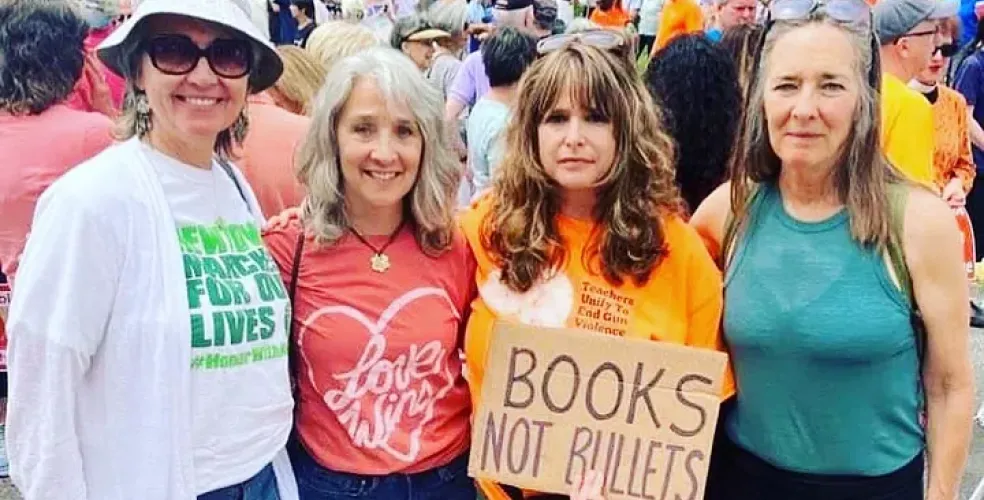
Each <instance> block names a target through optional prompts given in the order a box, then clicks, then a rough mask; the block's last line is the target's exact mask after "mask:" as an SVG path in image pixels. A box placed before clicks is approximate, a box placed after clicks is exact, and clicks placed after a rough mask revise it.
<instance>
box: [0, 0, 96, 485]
mask: <svg viewBox="0 0 984 500" xmlns="http://www.w3.org/2000/svg"><path fill="white" fill-rule="evenodd" d="M85 38H86V24H85V23H84V21H83V19H81V18H80V17H78V16H77V15H76V13H75V12H74V11H73V10H71V9H70V8H69V7H68V6H67V5H65V4H61V3H55V2H37V1H32V0H15V1H9V2H3V3H0V151H2V152H3V153H2V156H3V167H2V168H0V214H3V215H2V216H0V273H6V274H7V277H8V278H9V279H10V280H13V278H14V275H15V273H16V271H17V263H18V257H19V256H20V254H21V251H22V250H23V249H24V241H25V239H26V238H27V234H28V233H29V232H30V227H31V217H32V216H33V215H34V209H35V204H36V203H37V200H38V197H39V196H40V195H41V193H42V192H44V190H45V189H47V188H48V186H49V185H50V184H51V183H52V182H54V181H55V179H57V178H59V177H61V175H62V174H64V173H65V172H66V171H68V169H70V168H71V167H74V166H75V165H77V164H79V163H81V162H83V161H85V160H87V159H89V158H91V157H92V156H95V155H96V153H98V152H100V151H102V150H103V149H105V148H106V147H108V146H109V145H110V143H111V142H112V136H111V133H110V132H111V128H112V123H111V122H110V121H109V119H108V118H106V117H105V116H103V115H100V114H97V113H87V112H82V111H74V110H72V109H70V108H69V107H68V106H67V105H66V104H67V103H66V99H67V97H68V96H69V93H70V92H71V91H72V88H73V86H74V85H75V83H76V81H77V80H78V79H79V77H80V76H81V75H82V73H83V66H84V65H85V54H84V50H85V48H84V42H83V40H85ZM3 307H5V306H3V305H0V308H3ZM6 393H7V374H6V373H0V397H3V398H5V397H6ZM4 406H5V405H3V404H2V403H0V475H3V476H5V475H6V473H7V470H6V469H7V465H6V453H5V452H4V451H3V450H4V447H5V443H6V440H5V439H3V430H4V427H3V417H2V414H3V409H4Z"/></svg>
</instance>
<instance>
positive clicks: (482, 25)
mask: <svg viewBox="0 0 984 500" xmlns="http://www.w3.org/2000/svg"><path fill="white" fill-rule="evenodd" d="M493 19H494V17H493V15H492V2H491V1H490V0H470V1H469V2H468V25H469V32H470V33H469V34H468V53H469V54H471V53H472V52H475V51H477V50H478V48H479V47H480V46H481V45H482V39H481V38H480V35H483V34H485V33H486V32H487V30H486V27H492V26H491V25H492V21H493Z"/></svg>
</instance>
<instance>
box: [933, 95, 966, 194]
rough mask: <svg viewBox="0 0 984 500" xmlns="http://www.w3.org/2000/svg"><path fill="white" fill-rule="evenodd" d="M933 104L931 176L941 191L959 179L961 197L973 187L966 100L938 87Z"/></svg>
mask: <svg viewBox="0 0 984 500" xmlns="http://www.w3.org/2000/svg"><path fill="white" fill-rule="evenodd" d="M936 88H938V89H939V93H940V94H939V97H937V98H936V102H935V103H933V132H934V135H935V142H934V145H935V148H934V150H933V174H934V181H935V184H936V187H938V188H939V189H940V190H941V191H942V189H943V187H944V186H946V185H947V184H949V182H950V181H951V180H952V179H960V183H961V184H963V188H964V193H969V192H970V188H971V187H973V186H974V176H975V175H977V172H976V170H975V169H974V157H973V153H972V152H971V149H970V132H969V129H968V126H967V100H966V99H964V97H963V96H962V95H960V93H959V92H957V91H956V90H953V89H951V88H949V87H945V86H943V85H939V86H937V87H936Z"/></svg>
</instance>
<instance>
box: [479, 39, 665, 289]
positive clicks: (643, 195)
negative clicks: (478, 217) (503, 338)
mask: <svg viewBox="0 0 984 500" xmlns="http://www.w3.org/2000/svg"><path fill="white" fill-rule="evenodd" d="M565 93H566V94H567V95H570V96H571V101H572V102H574V103H577V104H579V105H580V107H581V108H582V109H584V110H590V111H591V112H593V113H597V114H599V115H601V116H603V117H604V118H605V119H606V120H607V121H609V122H610V123H611V124H612V125H613V127H614V134H615V141H616V154H615V160H614V162H613V165H612V167H611V169H610V170H609V171H608V172H607V174H606V175H605V176H604V178H603V179H601V181H600V182H599V186H600V187H599V188H598V193H597V203H596V204H595V208H594V217H593V218H594V220H595V222H597V225H596V229H595V230H594V233H593V234H592V235H591V236H590V239H589V242H588V248H586V250H585V252H584V255H585V260H586V262H584V263H583V264H584V266H585V268H586V269H590V270H591V271H592V272H596V273H598V274H601V275H602V276H604V278H605V279H606V280H608V281H609V282H611V283H613V284H616V285H620V284H622V283H623V282H624V280H625V278H631V280H632V281H633V282H635V283H636V284H637V285H641V284H643V283H645V282H646V281H647V280H648V279H649V277H650V275H651V274H652V272H653V270H654V269H655V268H656V266H658V265H659V262H660V261H661V260H662V258H663V257H664V256H665V255H666V252H667V249H666V241H665V237H664V232H663V225H662V219H663V217H664V216H665V215H669V214H678V213H680V208H681V201H680V196H679V193H678V191H677V188H676V185H675V184H674V181H673V164H674V152H673V142H672V139H671V138H670V136H669V135H668V134H667V133H666V131H665V129H664V126H663V120H662V112H661V110H660V108H659V107H658V106H657V105H656V104H655V103H654V102H653V100H652V98H651V97H650V95H649V92H647V91H646V88H645V87H644V86H643V84H642V81H641V80H640V79H639V78H638V77H637V76H636V74H635V72H634V71H633V70H632V69H631V68H628V67H626V65H625V64H624V63H623V62H622V61H620V60H618V59H617V58H616V57H615V56H613V55H612V54H609V53H606V52H604V51H602V50H599V49H596V48H593V47H589V46H586V45H582V44H579V43H574V44H571V45H568V46H567V47H565V48H562V49H560V50H557V51H556V52H553V53H550V54H549V55H547V56H545V57H543V58H541V59H540V60H538V61H536V62H535V63H533V65H532V66H531V67H530V69H529V70H527V72H526V74H524V75H523V78H522V79H521V80H520V84H519V96H518V98H517V102H520V103H522V104H523V105H522V106H518V107H517V108H516V110H515V116H514V117H513V120H512V121H511V122H510V124H509V127H508V129H507V131H506V156H505V158H503V161H502V164H501V166H500V168H499V169H498V172H497V176H496V177H495V179H494V183H493V192H492V208H491V210H490V212H489V214H488V215H487V216H486V218H485V220H484V221H483V223H482V244H483V246H484V247H485V249H486V250H487V251H488V252H489V254H490V255H491V257H492V260H493V262H494V263H495V264H496V265H497V266H498V267H500V268H501V269H502V281H503V283H504V284H505V285H506V286H507V287H509V289H511V290H514V291H518V292H525V291H527V290H529V289H530V288H531V287H532V286H533V285H534V284H535V283H536V282H537V281H538V280H539V279H540V278H541V277H544V275H545V274H546V273H549V272H550V271H551V270H553V269H557V268H559V267H561V265H562V264H563V263H564V261H565V260H566V259H567V256H568V250H567V248H566V242H564V241H563V239H562V238H561V237H560V235H559V234H558V230H557V216H558V215H559V214H560V206H561V195H562V192H563V188H562V187H561V186H559V185H558V184H557V183H556V181H554V180H553V179H551V178H550V177H549V176H548V175H547V173H546V171H545V170H544V167H543V164H542V163H541V160H540V155H539V141H538V134H539V127H540V125H541V124H542V123H543V122H544V119H545V118H546V116H547V115H548V114H549V113H550V112H551V110H552V109H553V107H554V106H555V105H556V104H557V102H558V100H559V99H560V98H561V96H562V95H564V94H565ZM599 267H600V268H599Z"/></svg>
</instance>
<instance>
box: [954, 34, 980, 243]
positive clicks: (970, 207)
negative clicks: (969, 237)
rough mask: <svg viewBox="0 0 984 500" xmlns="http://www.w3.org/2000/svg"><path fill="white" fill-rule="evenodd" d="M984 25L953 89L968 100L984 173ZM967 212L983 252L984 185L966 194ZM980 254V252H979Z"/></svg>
mask: <svg viewBox="0 0 984 500" xmlns="http://www.w3.org/2000/svg"><path fill="white" fill-rule="evenodd" d="M982 50H984V23H980V24H978V25H977V34H976V36H975V37H974V40H973V41H972V42H971V43H970V44H969V45H967V47H965V48H964V51H966V52H967V54H966V56H965V57H964V58H963V62H962V63H960V65H959V67H958V68H957V70H956V76H955V78H954V89H956V90H957V91H958V92H960V94H961V95H962V96H963V97H964V99H966V100H967V110H968V111H967V112H968V115H969V116H968V120H967V127H968V129H969V131H970V140H971V146H972V149H971V151H972V153H973V158H974V166H975V168H976V170H977V172H978V173H980V172H981V171H984V130H982V125H984V52H982ZM967 212H968V213H969V214H970V220H971V223H972V225H973V228H974V240H975V244H976V248H978V249H984V183H982V182H975V183H974V186H973V187H972V188H971V190H970V193H968V194H967ZM978 251H981V250H978Z"/></svg>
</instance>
